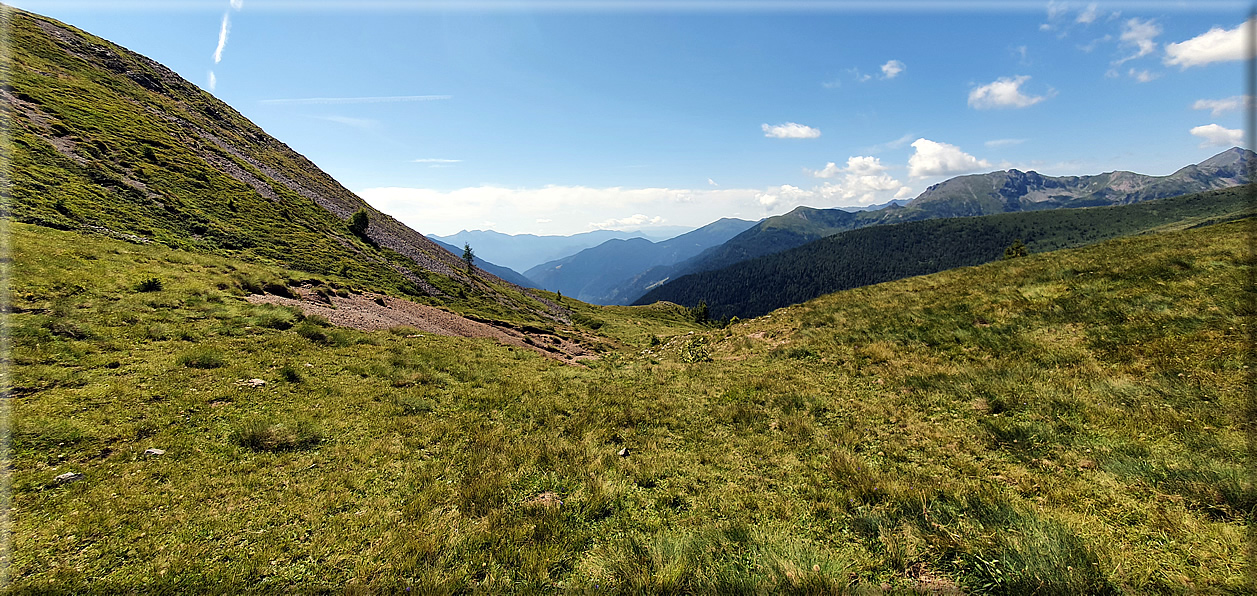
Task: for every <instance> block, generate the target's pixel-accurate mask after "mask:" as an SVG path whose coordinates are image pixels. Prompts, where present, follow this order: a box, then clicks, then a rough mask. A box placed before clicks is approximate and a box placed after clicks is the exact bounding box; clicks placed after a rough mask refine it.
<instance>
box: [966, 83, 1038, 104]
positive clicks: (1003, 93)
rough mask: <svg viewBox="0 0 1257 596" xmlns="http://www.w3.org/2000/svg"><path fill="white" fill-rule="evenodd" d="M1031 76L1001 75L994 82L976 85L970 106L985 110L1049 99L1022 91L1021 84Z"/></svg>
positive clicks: (970, 98)
mask: <svg viewBox="0 0 1257 596" xmlns="http://www.w3.org/2000/svg"><path fill="white" fill-rule="evenodd" d="M1029 80H1030V77H1029V76H1027V75H1021V76H1018V77H1000V78H999V79H996V80H995V82H993V83H987V84H985V85H981V86H978V87H975V88H974V89H973V90H972V91H970V92H969V106H970V107H973V108H976V109H979V110H984V109H988V108H1025V107H1029V106H1032V105H1034V104H1036V103H1039V102H1041V101H1043V100H1044V99H1047V97H1045V96H1043V95H1026V94H1025V93H1022V92H1021V85H1022V84H1023V83H1025V82H1026V81H1029Z"/></svg>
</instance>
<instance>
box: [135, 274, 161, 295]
mask: <svg viewBox="0 0 1257 596" xmlns="http://www.w3.org/2000/svg"><path fill="white" fill-rule="evenodd" d="M161 288H162V283H161V280H160V279H157V278H156V277H148V278H145V279H142V280H140V283H139V284H138V285H137V286H136V287H135V289H136V290H137V291H140V292H160V291H161Z"/></svg>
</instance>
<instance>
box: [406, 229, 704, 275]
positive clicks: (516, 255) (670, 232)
mask: <svg viewBox="0 0 1257 596" xmlns="http://www.w3.org/2000/svg"><path fill="white" fill-rule="evenodd" d="M690 229H691V228H687V227H676V226H673V227H666V228H655V229H652V230H651V231H649V232H646V231H636V232H620V231H617V230H594V231H592V232H584V233H581V234H573V235H571V236H537V235H535V234H503V233H501V232H494V231H492V230H472V231H467V230H463V231H461V232H459V233H457V234H451V235H449V236H437V235H434V234H428V238H431V239H433V240H439V241H441V242H444V243H446V244H450V245H453V246H457V247H460V248H459V249H458V254H462V250H463V249H462V248H461V247H462V246H463V244H470V245H471V248H472V250H473V251H475V253H476V255H477V256H479V257H480V258H483V259H486V260H488V261H491V262H493V263H496V264H498V265H501V266H503V267H509V268H510V269H512V270H514V271H527V270H528V269H530V268H532V267H535V266H537V265H540V264H542V263H545V262H547V261H553V260H555V259H561V258H563V257H567V256H571V255H573V254H576V253H578V252H580V251H582V250H585V249H586V248H590V247H593V246H598V245H599V244H602V243H603V242H606V241H608V240H625V239H628V238H646V239H648V240H666V239H668V238H672V237H673V236H676V235H677V234H683V233H685V232H688V231H690Z"/></svg>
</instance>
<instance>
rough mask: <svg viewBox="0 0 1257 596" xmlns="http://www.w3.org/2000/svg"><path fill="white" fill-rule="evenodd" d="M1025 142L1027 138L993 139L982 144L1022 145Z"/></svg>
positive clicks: (991, 145) (999, 145) (990, 145)
mask: <svg viewBox="0 0 1257 596" xmlns="http://www.w3.org/2000/svg"><path fill="white" fill-rule="evenodd" d="M1024 142H1026V140H1025V139H991V140H989V141H987V142H985V143H982V144H983V145H986V146H987V147H1007V146H1009V145H1020V144H1022V143H1024Z"/></svg>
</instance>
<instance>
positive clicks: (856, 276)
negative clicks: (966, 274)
mask: <svg viewBox="0 0 1257 596" xmlns="http://www.w3.org/2000/svg"><path fill="white" fill-rule="evenodd" d="M1248 192H1249V191H1248V190H1246V189H1245V188H1244V187H1236V188H1229V189H1223V190H1215V191H1208V192H1203V193H1197V194H1193V195H1186V196H1181V197H1174V198H1169V199H1161V200H1155V201H1148V202H1143V203H1136V204H1133V205H1121V206H1116V207H1094V208H1088V209H1053V210H1048V211H1032V212H1024V213H1003V214H998V215H988V216H982V217H964V218H949V219H931V220H927V221H918V222H910V223H904V224H897V225H886V226H875V227H869V228H862V229H859V230H854V231H850V232H844V233H841V234H836V235H833V236H829V237H827V238H823V239H820V240H817V241H815V242H811V243H809V244H806V245H804V246H800V247H798V248H795V249H791V250H788V251H785V252H780V253H777V254H771V255H768V256H764V257H760V258H757V259H752V260H748V261H744V262H741V263H738V264H736V265H732V266H730V267H726V268H724V269H719V270H715V271H707V272H703V273H696V274H692V275H687V276H685V277H682V278H680V279H676V280H673V281H671V282H668V283H667V284H664V285H663V286H660V287H658V288H655V289H654V290H651V291H650V292H648V293H646V294H645V295H644V296H642V297H641V298H640V299H638V301H637V303H638V304H648V303H651V302H655V301H658V300H664V301H669V302H675V303H678V304H684V305H690V306H693V305H696V304H698V302H699V301H700V300H701V301H706V302H707V304H708V306H709V308H710V312H711V315H712V316H713V317H731V316H738V317H753V316H758V315H762V314H764V313H767V312H769V311H771V310H773V309H776V308H781V307H783V306H788V305H791V304H798V303H800V302H804V301H806V300H810V299H812V298H815V297H817V296H821V295H823V294H827V293H830V292H835V291H838V290H844V289H848V288H855V287H859V286H864V285H870V284H874V283H880V282H884V281H890V280H895V279H902V278H905V277H910V276H913V275H924V274H928V273H934V272H936V271H943V270H946V269H952V268H955V267H965V266H971V265H977V264H980V263H985V262H988V261H992V260H995V259H999V258H1001V257H1002V256H1003V255H1004V251H1005V249H1006V248H1008V247H1009V246H1010V245H1011V244H1013V243H1014V242H1015V241H1016V240H1019V239H1020V240H1022V241H1023V242H1024V243H1025V245H1026V246H1027V248H1028V249H1029V250H1030V251H1035V252H1043V251H1051V250H1056V249H1060V248H1067V247H1075V246H1082V245H1085V244H1090V243H1093V242H1098V241H1101V240H1105V239H1109V238H1115V237H1119V236H1125V235H1129V234H1138V233H1144V232H1147V231H1150V230H1162V229H1172V228H1181V227H1187V226H1192V225H1202V224H1205V223H1211V222H1217V221H1224V220H1226V219H1233V218H1236V217H1239V216H1240V215H1242V214H1243V213H1245V212H1246V210H1248V209H1249V198H1248Z"/></svg>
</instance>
